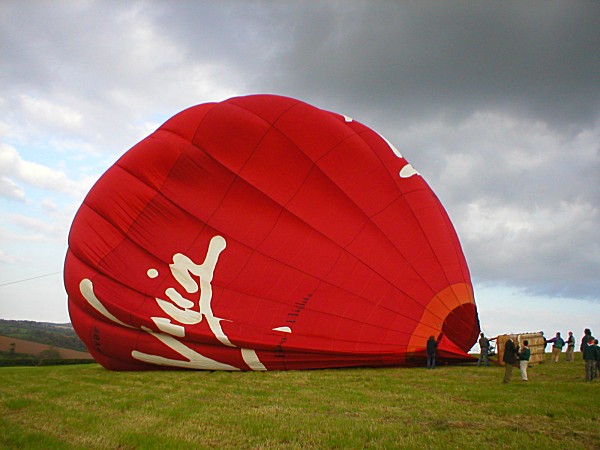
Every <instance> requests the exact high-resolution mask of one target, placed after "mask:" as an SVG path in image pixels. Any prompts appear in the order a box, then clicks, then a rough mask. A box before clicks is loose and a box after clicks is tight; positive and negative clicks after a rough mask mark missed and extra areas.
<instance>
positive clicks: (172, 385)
mask: <svg viewBox="0 0 600 450" xmlns="http://www.w3.org/2000/svg"><path fill="white" fill-rule="evenodd" d="M563 356H564V355H563ZM503 371H504V369H503V368H500V367H496V366H494V367H475V366H474V365H465V366H442V367H439V368H436V369H435V370H426V369H423V368H408V369H407V368H402V369H398V368H385V369H344V370H318V371H295V372H248V373H229V372H178V371H166V372H163V371H156V372H109V371H107V370H104V369H103V368H102V367H100V366H98V365H96V364H88V365H77V366H60V367H6V368H0V413H1V416H0V417H1V419H0V447H1V448H36V449H39V448H65V449H68V448H81V449H84V448H85V449H110V448H115V449H116V448H119V449H134V448H152V449H163V448H177V449H180V448H181V449H185V448H190V449H191V448H194V449H197V448H207V449H208V448H231V449H234V448H256V449H268V448H286V449H287V448H291V449H300V448H352V449H358V448H414V449H423V448H460V449H470V448H473V449H475V448H478V449H481V448H511V449H517V448H520V449H532V448H539V449H599V448H600V406H599V405H600V380H598V379H597V380H595V381H593V382H591V383H586V382H585V381H584V367H583V362H582V361H581V355H580V354H576V361H575V362H574V363H566V362H560V363H558V364H552V363H550V362H546V363H544V364H541V365H537V366H535V367H532V368H530V369H529V375H530V377H529V378H530V381H529V382H527V383H525V382H522V381H521V380H520V377H519V373H518V370H517V369H515V371H514V372H513V381H512V382H511V383H510V384H506V385H505V384H502V375H503Z"/></svg>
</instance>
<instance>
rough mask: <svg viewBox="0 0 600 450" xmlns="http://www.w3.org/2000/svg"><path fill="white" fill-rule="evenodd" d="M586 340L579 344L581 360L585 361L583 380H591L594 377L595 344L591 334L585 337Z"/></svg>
mask: <svg viewBox="0 0 600 450" xmlns="http://www.w3.org/2000/svg"><path fill="white" fill-rule="evenodd" d="M587 338H588V340H587V342H586V343H585V344H582V345H581V348H582V353H583V360H584V361H585V381H592V380H593V379H594V378H596V365H597V363H598V361H596V349H597V348H598V346H597V345H594V341H595V339H594V338H593V337H592V336H588V337H587Z"/></svg>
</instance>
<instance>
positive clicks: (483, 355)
mask: <svg viewBox="0 0 600 450" xmlns="http://www.w3.org/2000/svg"><path fill="white" fill-rule="evenodd" d="M480 336H481V337H480V338H479V348H480V350H479V359H478V360H477V365H478V366H479V364H481V362H482V361H483V363H484V364H485V365H486V366H489V365H490V360H489V357H488V354H489V352H490V340H489V339H488V338H486V337H485V335H484V334H483V333H481V335H480Z"/></svg>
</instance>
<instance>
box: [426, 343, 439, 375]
mask: <svg viewBox="0 0 600 450" xmlns="http://www.w3.org/2000/svg"><path fill="white" fill-rule="evenodd" d="M436 350H437V342H436V341H435V338H434V337H433V336H429V339H427V368H428V369H435V351H436Z"/></svg>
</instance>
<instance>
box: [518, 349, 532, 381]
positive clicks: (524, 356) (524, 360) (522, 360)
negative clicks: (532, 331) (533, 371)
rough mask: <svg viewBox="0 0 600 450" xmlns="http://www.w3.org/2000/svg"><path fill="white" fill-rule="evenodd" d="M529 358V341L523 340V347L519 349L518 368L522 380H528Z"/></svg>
mask: <svg viewBox="0 0 600 450" xmlns="http://www.w3.org/2000/svg"><path fill="white" fill-rule="evenodd" d="M529 358H531V350H529V341H527V340H525V341H523V348H521V350H520V351H519V369H520V370H521V380H523V381H528V379H527V366H528V365H529Z"/></svg>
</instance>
